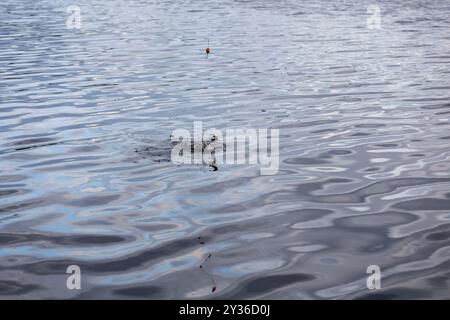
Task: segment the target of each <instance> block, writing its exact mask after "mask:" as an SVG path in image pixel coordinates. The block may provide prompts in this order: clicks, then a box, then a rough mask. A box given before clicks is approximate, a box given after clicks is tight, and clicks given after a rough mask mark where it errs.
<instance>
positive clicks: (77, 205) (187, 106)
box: [0, 0, 450, 299]
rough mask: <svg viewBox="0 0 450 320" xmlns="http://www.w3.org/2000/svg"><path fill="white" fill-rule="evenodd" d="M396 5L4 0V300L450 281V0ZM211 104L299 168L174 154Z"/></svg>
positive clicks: (0, 201) (256, 292)
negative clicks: (75, 280)
mask: <svg viewBox="0 0 450 320" xmlns="http://www.w3.org/2000/svg"><path fill="white" fill-rule="evenodd" d="M377 3H378V4H379V5H380V7H381V25H380V26H381V28H380V29H371V28H368V27H367V23H366V21H367V18H368V14H367V8H368V6H369V5H371V2H370V1H351V0H349V1H336V2H331V1H325V0H318V1H302V2H300V1H295V0H286V1H263V0H255V1H238V0H235V1H232V0H227V1H218V0H212V1H194V0H183V1H170V0H168V1H156V0H153V1H152V0H149V1H146V0H128V1H125V0H112V1H100V0H94V1H87V0H76V1H68V0H67V1H66V0H55V1H50V0H34V1H25V0H2V2H1V4H0V21H1V24H0V164H1V166H0V244H1V246H0V298H3V299H12V298H16V299H29V298H87V299H94V298H132V299H135V298H145V299H169V298H181V299H184V298H208V299H214V298H224V299H225V298H238V299H240V298H271V299H281V298H288V299H302V298H306V299H324V298H326V299H354V298H414V299H416V298H417V299H424V298H449V290H448V289H449V286H450V271H449V266H450V161H449V160H450V148H449V147H450V130H449V127H450V123H449V119H450V90H449V89H450V76H449V73H450V71H449V70H450V68H449V65H450V36H449V33H448V30H449V27H450V20H449V14H450V3H449V2H448V1H419V0H414V1H408V2H404V1H377ZM72 4H76V5H78V6H79V7H80V9H81V17H82V20H81V23H82V28H81V29H79V30H78V29H67V28H66V19H67V17H68V15H69V14H68V13H67V12H66V9H67V7H68V6H69V5H72ZM208 39H209V42H210V46H211V48H212V53H211V54H210V55H209V57H208V59H206V58H205V55H204V53H203V52H204V51H203V50H204V48H205V47H206V45H207V41H208ZM194 121H203V123H204V125H205V126H207V127H208V128H219V129H221V130H225V129H226V128H277V129H279V130H280V170H279V172H278V174H276V175H273V176H263V175H260V171H259V168H258V166H255V165H238V166H237V165H234V166H233V165H224V166H221V167H219V169H218V170H217V171H211V170H208V168H205V167H204V166H202V165H181V166H177V165H174V164H172V163H171V162H170V153H171V149H172V144H171V141H170V135H171V132H172V131H173V130H174V129H177V128H185V129H187V130H189V131H192V130H193V123H194ZM69 265H78V266H80V268H81V271H82V289H81V290H68V289H67V288H66V279H67V276H68V275H67V274H66V268H67V267H68V266H69ZM200 265H201V266H202V268H199V266H200ZM369 265H379V266H380V268H381V271H382V289H381V290H379V291H369V290H368V289H367V287H366V279H367V274H366V268H367V267H368V266H369ZM214 286H216V287H217V289H216V290H214V292H213V290H212V288H213V287H214Z"/></svg>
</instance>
